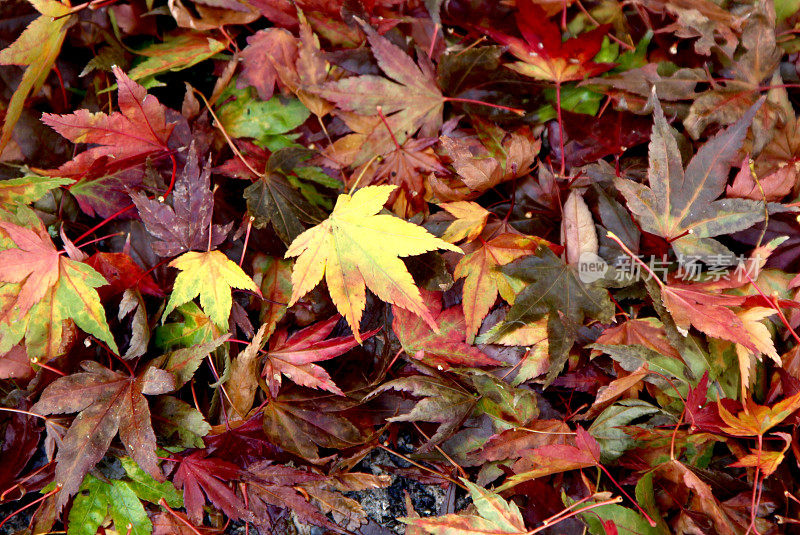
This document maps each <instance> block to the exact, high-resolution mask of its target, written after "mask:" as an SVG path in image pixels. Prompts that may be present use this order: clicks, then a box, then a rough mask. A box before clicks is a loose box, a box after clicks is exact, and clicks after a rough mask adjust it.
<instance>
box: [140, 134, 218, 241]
mask: <svg viewBox="0 0 800 535" xmlns="http://www.w3.org/2000/svg"><path fill="white" fill-rule="evenodd" d="M210 184H211V170H210V168H209V166H208V164H206V165H205V166H204V167H203V170H202V171H201V170H200V166H199V163H198V154H197V148H196V147H195V144H194V143H192V146H191V147H190V148H189V156H188V158H187V160H186V165H185V166H184V168H183V172H182V173H181V174H180V175H179V176H178V178H177V179H176V180H175V188H174V189H173V192H172V207H169V206H167V205H166V204H164V203H163V202H159V201H158V200H156V199H149V198H148V197H147V196H146V195H144V194H143V193H131V199H133V202H134V204H136V208H137V209H138V210H139V216H140V217H141V218H142V221H143V222H144V224H145V227H146V228H147V230H148V232H150V234H152V235H153V236H155V237H156V238H158V241H155V242H153V243H152V247H153V251H154V252H155V253H156V254H157V255H159V256H176V255H179V254H181V253H184V252H186V251H191V250H207V249H209V248H211V247H216V246H217V245H219V244H220V243H222V242H223V241H225V237H226V236H227V234H228V231H229V230H230V225H225V226H223V225H212V224H211V216H212V215H213V211H214V194H213V193H212V192H211V191H210V190H209V189H208V188H209V185H210ZM209 233H211V237H210V238H209Z"/></svg>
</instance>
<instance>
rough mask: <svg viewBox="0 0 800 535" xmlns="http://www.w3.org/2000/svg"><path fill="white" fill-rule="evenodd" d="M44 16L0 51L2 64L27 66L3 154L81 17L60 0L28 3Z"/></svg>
mask: <svg viewBox="0 0 800 535" xmlns="http://www.w3.org/2000/svg"><path fill="white" fill-rule="evenodd" d="M28 1H29V2H30V3H31V5H33V7H34V8H36V11H38V12H39V13H41V14H42V16H41V17H39V18H37V19H35V20H34V21H33V22H31V23H30V24H29V25H28V27H27V28H25V31H24V32H22V34H21V35H20V36H19V38H18V39H17V40H16V41H14V42H13V43H11V45H10V46H9V47H8V48H5V49H3V50H0V65H21V66H25V67H27V69H25V73H24V74H23V75H22V80H21V81H20V83H19V85H18V86H17V89H16V91H14V95H13V96H12V97H11V102H9V104H8V109H7V110H6V117H5V121H4V122H3V129H2V132H0V152H3V149H4V148H5V146H6V144H7V143H8V141H9V140H10V139H11V133H12V132H13V131H14V125H16V124H17V120H18V119H19V116H20V114H21V113H22V108H23V106H24V105H25V99H27V98H28V95H30V94H31V93H35V92H36V91H38V90H39V89H40V88H41V87H42V84H44V81H45V79H46V78H47V75H48V74H49V73H50V69H51V68H52V67H53V64H54V63H55V61H56V57H58V53H59V52H61V44H62V43H63V42H64V36H65V35H66V33H67V29H68V28H69V27H70V26H72V24H73V23H74V22H75V20H76V19H77V17H76V16H75V15H70V6H69V5H68V4H66V3H61V2H58V1H57V0H28Z"/></svg>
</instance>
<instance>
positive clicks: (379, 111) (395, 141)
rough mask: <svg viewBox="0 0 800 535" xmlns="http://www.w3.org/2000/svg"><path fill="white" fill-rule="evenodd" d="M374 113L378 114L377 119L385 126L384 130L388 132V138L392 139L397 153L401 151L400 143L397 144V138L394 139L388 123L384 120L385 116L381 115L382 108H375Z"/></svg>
mask: <svg viewBox="0 0 800 535" xmlns="http://www.w3.org/2000/svg"><path fill="white" fill-rule="evenodd" d="M375 111H377V112H378V117H380V118H381V121H383V126H385V127H386V130H388V131H389V136H390V137H391V138H392V141H394V146H395V147H396V148H397V150H398V151H401V150H403V149H402V148H401V147H400V143H398V142H397V138H396V137H394V132H392V129H391V127H390V126H389V121H387V120H386V116H385V115H384V114H383V106H375Z"/></svg>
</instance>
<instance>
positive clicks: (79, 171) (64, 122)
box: [42, 67, 175, 179]
mask: <svg viewBox="0 0 800 535" xmlns="http://www.w3.org/2000/svg"><path fill="white" fill-rule="evenodd" d="M112 70H113V72H114V76H116V78H117V86H118V88H119V89H118V103H119V111H117V112H114V113H112V114H110V115H109V114H106V113H103V112H97V113H92V112H90V111H89V110H85V109H81V110H78V111H76V112H75V113H71V114H69V115H55V114H52V113H45V114H42V122H43V123H45V124H46V125H48V126H50V127H52V128H53V129H54V130H55V131H56V132H58V133H59V134H61V135H62V136H64V137H65V138H67V139H69V140H70V141H72V142H73V143H89V144H92V145H95V146H94V147H91V148H89V149H88V150H86V151H84V152H82V153H80V154H78V155H77V156H76V157H75V158H74V159H73V160H71V161H69V162H67V163H65V164H64V165H62V166H61V167H59V168H58V169H57V170H54V171H49V172H48V173H49V174H52V175H54V176H61V177H75V178H76V179H80V177H82V176H83V174H84V173H85V170H86V169H89V168H91V167H92V164H93V163H94V162H96V161H97V160H102V161H103V162H104V164H105V169H106V172H113V171H118V170H120V169H127V168H130V167H133V166H135V165H139V164H141V163H144V162H145V160H146V159H147V158H148V157H152V156H156V155H163V154H167V153H168V152H169V150H170V149H169V147H168V146H167V140H168V139H169V137H170V135H171V134H172V130H173V128H174V127H175V124H174V123H167V118H166V115H167V108H166V107H164V106H163V105H162V104H161V103H160V102H158V100H156V98H155V97H154V96H152V95H148V94H147V90H146V89H145V88H144V87H142V86H140V85H139V84H137V83H136V82H134V81H133V80H131V79H130V78H128V76H127V75H126V74H125V73H124V72H123V71H122V69H120V68H119V67H113V68H112Z"/></svg>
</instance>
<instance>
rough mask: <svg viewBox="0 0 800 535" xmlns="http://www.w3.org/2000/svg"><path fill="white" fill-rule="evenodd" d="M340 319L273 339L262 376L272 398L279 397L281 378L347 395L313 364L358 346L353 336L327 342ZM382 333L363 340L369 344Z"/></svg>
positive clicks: (283, 332)
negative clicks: (284, 377) (370, 339)
mask: <svg viewBox="0 0 800 535" xmlns="http://www.w3.org/2000/svg"><path fill="white" fill-rule="evenodd" d="M340 318H341V316H339V315H338V314H337V315H336V316H333V317H331V318H329V319H327V320H325V321H320V322H318V323H315V324H313V325H310V326H308V327H306V328H304V329H301V330H299V331H297V332H296V333H294V334H292V335H291V336H288V333H287V331H286V329H282V330H280V331H278V332H276V333H275V335H274V336H272V338H270V344H269V352H268V353H267V362H266V363H265V365H264V371H263V372H262V375H264V376H265V377H266V378H267V384H268V385H269V389H270V392H272V395H273V397H274V396H277V395H278V390H280V388H281V375H285V376H286V377H289V378H290V379H291V380H292V381H294V382H295V383H297V384H299V385H302V386H307V387H310V388H321V389H322V390H327V391H328V392H333V393H334V394H339V395H340V396H343V395H344V392H342V391H341V390H340V389H339V387H338V386H336V385H335V384H334V383H333V380H332V379H331V377H330V375H328V372H326V371H325V370H324V369H322V368H321V367H319V366H317V365H315V364H314V362H320V361H322V360H329V359H332V358H334V357H337V356H339V355H341V354H342V353H344V352H345V351H349V350H350V349H353V348H354V347H356V346H357V345H358V342H357V341H356V339H355V338H354V337H353V336H352V335H350V336H339V337H336V338H331V339H328V340H326V338H327V337H328V335H329V334H331V331H333V328H334V327H335V326H336V323H338V321H339V319H340ZM379 330H380V329H379V328H378V329H375V330H372V331H369V332H366V333H362V335H361V337H362V339H363V340H366V339H367V338H369V337H370V336H373V335H374V334H376V333H377V332H378V331H379Z"/></svg>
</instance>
